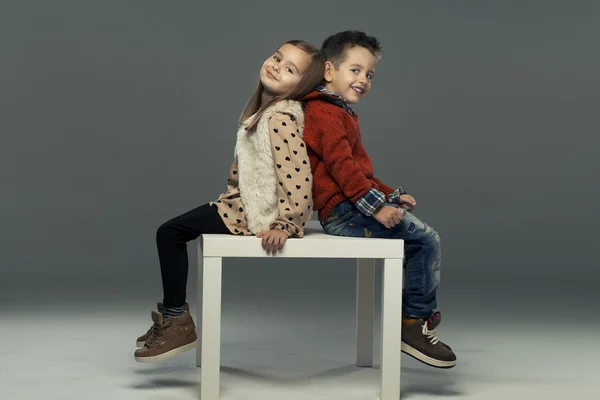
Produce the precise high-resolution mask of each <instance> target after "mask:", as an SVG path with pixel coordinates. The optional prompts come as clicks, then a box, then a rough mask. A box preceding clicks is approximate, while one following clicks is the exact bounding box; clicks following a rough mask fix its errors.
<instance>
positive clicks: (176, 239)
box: [134, 204, 230, 362]
mask: <svg viewBox="0 0 600 400" xmlns="http://www.w3.org/2000/svg"><path fill="white" fill-rule="evenodd" d="M205 233H220V234H230V232H229V230H228V229H227V227H226V226H225V224H224V223H223V220H222V219H221V217H220V216H219V214H218V213H217V207H216V206H210V205H209V204H205V205H203V206H200V207H197V208H195V209H193V210H190V211H188V212H186V213H185V214H182V215H180V216H178V217H175V218H173V219H171V220H169V221H167V222H165V223H164V224H162V225H161V226H160V227H159V228H158V231H157V232H156V244H157V247H158V255H159V259H160V270H161V274H162V280H163V292H164V299H163V310H162V312H156V311H152V320H153V322H154V324H153V325H152V327H151V328H150V330H148V332H147V333H146V334H145V335H143V336H141V337H139V338H138V340H137V343H139V345H140V346H142V348H140V349H138V350H136V352H135V354H134V357H135V359H136V360H137V361H139V362H157V361H162V360H165V359H168V358H170V357H173V356H175V355H177V354H180V353H183V352H185V351H188V350H192V349H194V348H195V347H196V340H197V335H196V326H195V324H194V321H193V319H192V317H191V315H190V313H189V312H188V311H187V310H184V305H185V298H186V286H187V277H188V256H187V242H189V241H191V240H194V239H196V238H197V237H198V236H200V235H201V234H205ZM142 343H143V344H142Z"/></svg>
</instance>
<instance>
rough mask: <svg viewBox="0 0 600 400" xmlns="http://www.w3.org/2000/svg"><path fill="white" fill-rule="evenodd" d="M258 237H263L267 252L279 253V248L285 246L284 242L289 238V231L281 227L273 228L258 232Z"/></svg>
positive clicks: (263, 244) (263, 245)
mask: <svg viewBox="0 0 600 400" xmlns="http://www.w3.org/2000/svg"><path fill="white" fill-rule="evenodd" d="M256 237H257V238H262V247H263V249H265V250H266V251H267V254H269V253H272V254H273V255H275V254H277V250H281V249H282V248H283V244H284V243H285V241H286V240H287V238H288V235H287V233H285V232H284V231H282V230H280V229H271V230H268V231H264V232H259V233H257V234H256Z"/></svg>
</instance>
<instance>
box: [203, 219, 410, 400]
mask: <svg viewBox="0 0 600 400" xmlns="http://www.w3.org/2000/svg"><path fill="white" fill-rule="evenodd" d="M229 257H243V258H265V257H270V258H313V259H314V258H354V259H356V260H357V271H356V272H357V288H356V365H357V366H359V367H372V366H373V328H374V304H375V296H374V293H375V259H383V260H384V261H383V282H382V328H381V336H382V337H381V388H380V399H381V400H398V399H399V398H400V357H401V350H400V343H401V339H400V338H401V328H402V318H401V314H402V278H403V268H402V264H403V259H404V242H403V241H402V240H398V239H374V238H369V239H367V238H348V237H339V236H331V235H327V234H325V233H324V232H323V229H322V227H321V225H320V224H319V222H318V221H309V222H308V223H307V224H306V227H305V237H304V238H302V239H288V240H287V241H286V243H285V245H284V248H283V250H282V251H278V252H277V255H276V256H272V255H267V253H266V251H265V250H264V249H263V248H262V245H261V239H258V238H256V237H254V236H234V235H218V234H214V235H213V234H211V235H202V237H201V238H200V240H199V246H198V317H197V325H198V344H197V346H198V347H197V361H196V363H197V366H199V367H200V366H201V367H202V371H201V379H202V384H201V400H219V384H220V379H219V375H220V362H221V290H222V281H221V278H222V269H223V258H229Z"/></svg>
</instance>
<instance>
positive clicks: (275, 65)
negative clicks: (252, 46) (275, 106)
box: [260, 43, 311, 96]
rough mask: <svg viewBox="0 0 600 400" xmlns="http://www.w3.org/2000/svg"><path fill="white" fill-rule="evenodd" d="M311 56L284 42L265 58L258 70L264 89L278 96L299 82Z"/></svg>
mask: <svg viewBox="0 0 600 400" xmlns="http://www.w3.org/2000/svg"><path fill="white" fill-rule="evenodd" d="M310 60H311V57H310V56H309V55H308V54H306V53H305V52H304V51H303V50H301V49H299V48H297V47H296V46H294V45H291V44H287V43H286V44H284V45H283V46H281V47H280V48H279V50H277V51H276V52H275V54H273V55H272V56H271V57H269V58H267V59H266V60H265V62H264V63H263V66H262V68H261V70H260V81H261V82H262V84H263V86H264V87H265V91H266V92H268V93H269V94H271V95H272V96H279V95H281V94H283V93H285V92H287V91H288V90H289V89H291V88H293V87H294V86H295V85H297V84H298V82H300V79H302V77H303V76H304V73H305V72H306V70H307V69H308V66H309V65H310Z"/></svg>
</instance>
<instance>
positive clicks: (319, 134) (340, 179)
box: [304, 112, 373, 203]
mask: <svg viewBox="0 0 600 400" xmlns="http://www.w3.org/2000/svg"><path fill="white" fill-rule="evenodd" d="M304 124H305V129H306V131H307V133H308V132H309V131H310V140H311V141H314V142H315V143H314V144H311V143H309V145H311V148H312V149H313V150H315V151H316V152H320V153H321V154H318V155H319V157H320V158H321V159H322V160H323V163H324V165H325V168H326V169H327V171H328V172H329V174H330V175H331V176H332V177H333V179H335V181H336V182H337V184H338V185H339V186H340V188H341V189H342V192H343V193H344V195H345V196H346V197H347V198H348V199H350V200H351V201H352V202H353V203H356V202H358V200H359V199H360V198H361V197H363V196H364V195H366V194H367V193H368V192H369V191H370V190H371V188H372V186H373V185H372V183H371V181H369V179H367V177H366V176H365V175H364V174H363V172H362V170H361V168H360V165H359V164H358V163H357V162H356V161H355V160H354V158H353V156H352V149H351V147H350V143H349V142H348V138H347V136H346V130H345V128H344V126H343V125H342V123H341V122H340V121H339V120H338V119H337V118H336V117H335V116H334V115H324V114H322V113H310V112H307V113H306V114H305V122H304ZM305 139H306V140H307V141H308V140H309V138H308V137H307V136H305Z"/></svg>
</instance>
